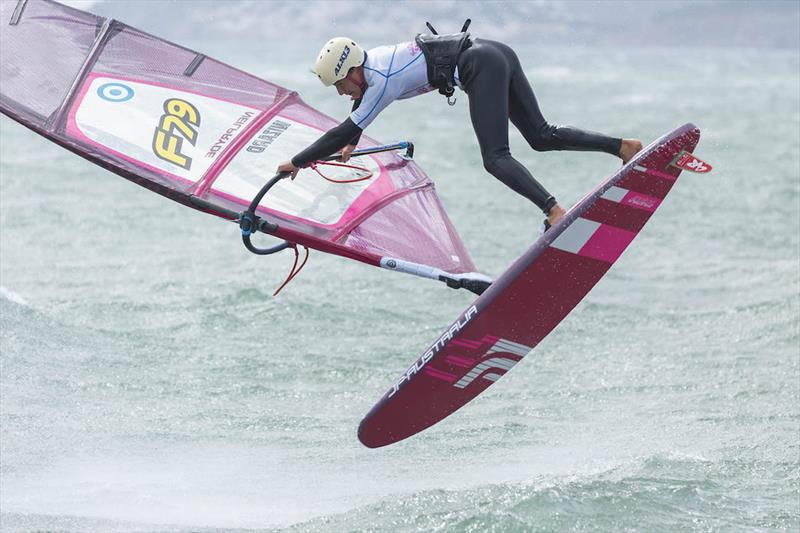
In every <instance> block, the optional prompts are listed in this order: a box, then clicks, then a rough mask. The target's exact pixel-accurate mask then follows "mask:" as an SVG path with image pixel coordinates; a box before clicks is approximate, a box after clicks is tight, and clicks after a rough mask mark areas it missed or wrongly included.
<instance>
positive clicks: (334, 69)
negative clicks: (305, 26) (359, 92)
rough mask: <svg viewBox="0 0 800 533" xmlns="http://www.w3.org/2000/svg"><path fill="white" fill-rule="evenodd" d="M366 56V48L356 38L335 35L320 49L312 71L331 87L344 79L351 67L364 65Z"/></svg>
mask: <svg viewBox="0 0 800 533" xmlns="http://www.w3.org/2000/svg"><path fill="white" fill-rule="evenodd" d="M366 57H367V55H366V53H365V52H364V49H363V48H361V47H360V46H358V45H357V44H356V42H355V41H354V40H352V39H348V38H347V37H334V38H333V39H331V40H330V41H328V42H327V43H325V46H323V47H322V50H320V51H319V57H318V58H317V62H316V63H315V64H314V68H313V69H311V71H312V72H313V73H314V74H316V75H317V76H318V77H319V79H320V81H321V82H322V83H323V84H324V85H325V86H326V87H330V86H331V85H333V84H334V83H336V82H337V81H339V80H342V79H344V78H345V76H347V73H348V72H349V71H350V69H351V68H353V67H357V66H359V65H363V64H364V60H365V59H366Z"/></svg>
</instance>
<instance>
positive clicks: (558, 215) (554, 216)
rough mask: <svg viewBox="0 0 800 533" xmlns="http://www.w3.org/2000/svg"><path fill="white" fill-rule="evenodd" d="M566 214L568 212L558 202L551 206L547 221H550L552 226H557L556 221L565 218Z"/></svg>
mask: <svg viewBox="0 0 800 533" xmlns="http://www.w3.org/2000/svg"><path fill="white" fill-rule="evenodd" d="M566 214H567V212H566V211H564V209H563V208H562V207H561V206H560V205H558V204H556V205H554V206H553V207H551V208H550V211H549V212H548V213H547V222H549V223H550V225H551V226H555V225H556V222H558V221H559V220H561V219H562V218H564V215H566Z"/></svg>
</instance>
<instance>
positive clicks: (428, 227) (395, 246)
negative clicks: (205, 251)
mask: <svg viewBox="0 0 800 533" xmlns="http://www.w3.org/2000/svg"><path fill="white" fill-rule="evenodd" d="M0 19H1V20H0V24H3V25H4V26H3V31H2V34H1V35H0V51H2V65H1V66H0V69H1V70H0V72H2V76H3V84H2V87H1V88H0V111H2V112H3V113H4V114H6V115H8V116H10V117H11V118H14V119H15V120H17V121H19V122H21V123H22V124H24V125H26V126H28V127H29V128H31V129H33V130H34V131H36V132H38V133H40V134H41V135H43V136H45V137H47V138H49V139H51V140H53V141H54V142H57V143H59V144H61V145H62V146H65V147H66V148H68V149H70V150H72V151H74V152H76V153H78V154H79V155H81V156H82V157H85V158H87V159H89V160H91V161H93V162H95V163H97V164H99V165H101V166H103V167H105V168H108V169H109V170H112V171H113V172H116V173H117V174H120V175H122V176H124V177H126V178H128V179H130V180H132V181H134V182H136V183H139V184H140V185H142V186H145V187H147V188H149V189H151V190H153V191H155V192H157V193H159V194H162V195H164V196H167V197H169V198H170V199H172V200H175V201H177V202H180V203H183V204H185V205H189V206H191V207H195V208H200V207H197V205H198V204H197V203H193V200H194V199H200V200H202V201H204V202H207V203H206V204H204V205H206V206H207V205H209V203H210V205H212V206H217V208H218V210H217V211H215V210H214V209H210V208H207V207H205V208H201V209H204V210H207V211H209V212H213V213H217V214H218V213H223V212H225V211H226V210H227V211H233V212H241V211H243V210H244V209H245V208H246V207H247V206H248V205H249V203H250V201H251V199H252V198H253V197H254V196H255V195H256V193H257V192H258V190H259V189H260V188H261V186H262V185H263V184H264V183H265V182H266V181H268V180H269V179H270V178H271V177H272V176H273V175H274V172H275V168H276V167H277V166H278V164H279V163H280V162H282V161H285V160H286V159H289V158H290V157H291V156H292V155H294V154H295V153H297V152H299V151H300V150H302V149H303V148H305V147H306V146H307V145H309V144H311V143H312V142H313V141H314V140H316V139H317V138H318V137H319V136H320V135H322V134H323V133H324V132H325V131H327V130H328V129H329V128H331V127H333V126H335V125H336V124H337V121H335V120H333V119H332V118H330V117H328V116H326V115H324V114H322V113H320V112H318V111H316V110H315V109H313V108H312V107H310V106H308V105H307V104H306V103H304V102H303V101H302V100H301V99H300V97H299V96H298V95H297V94H296V93H294V92H292V91H290V90H288V89H286V88H283V87H280V86H278V85H276V84H273V83H270V82H268V81H265V80H262V79H259V78H257V77H255V76H252V75H250V74H247V73H245V72H242V71H240V70H237V69H235V68H233V67H230V66H228V65H225V64H223V63H220V62H218V61H216V60H214V59H212V58H209V57H206V56H204V55H202V54H199V53H197V52H195V51H193V50H189V49H186V48H183V47H181V46H178V45H175V44H172V43H168V42H166V41H164V40H162V39H159V38H157V37H154V36H151V35H148V34H146V33H143V32H141V31H139V30H137V29H135V28H131V27H129V26H126V25H125V24H122V23H120V22H117V21H113V20H108V19H103V18H100V17H96V16H94V15H92V14H90V13H85V12H82V11H80V10H77V9H73V8H70V7H67V6H63V5H61V4H58V3H56V2H52V1H50V0H29V1H21V2H19V3H17V2H7V1H6V2H0ZM54 50H58V53H53V51H54ZM378 145H379V143H378V142H377V141H375V140H373V139H370V138H368V137H366V136H364V137H362V141H361V143H360V147H361V148H366V147H372V146H378ZM353 164H354V165H358V166H360V167H362V168H344V167H329V168H325V172H326V173H327V174H328V175H330V177H332V178H334V179H337V180H344V181H347V180H353V179H356V178H358V177H362V176H371V177H370V178H369V179H367V180H365V181H357V182H353V183H347V184H334V183H331V182H329V181H326V180H324V179H323V178H322V177H320V176H319V175H318V174H317V173H316V172H315V171H314V170H312V169H304V170H302V171H301V172H300V173H299V174H298V176H297V178H296V179H295V180H282V181H281V182H279V183H278V185H276V186H275V187H274V188H273V189H272V190H271V191H270V192H269V194H267V196H266V197H265V198H264V199H263V201H262V202H261V204H260V205H259V208H258V213H259V215H261V216H262V217H264V218H266V219H268V220H269V221H271V222H274V223H276V224H278V226H279V230H278V231H277V232H276V236H279V237H282V238H286V239H289V240H291V241H292V242H297V243H299V244H305V245H308V246H311V247H316V248H319V249H323V250H324V251H327V252H331V253H336V254H339V255H343V256H346V257H351V258H355V259H359V260H363V261H365V262H370V263H372V264H376V263H377V260H379V258H380V257H382V256H384V255H386V256H391V257H394V258H397V259H403V260H406V261H411V262H414V263H421V264H425V265H429V266H433V267H436V268H440V269H442V270H445V271H449V272H454V273H460V272H468V271H474V270H476V268H475V266H474V264H473V262H472V259H471V258H470V256H469V253H468V252H467V250H466V248H465V247H464V244H463V242H462V241H461V239H460V237H459V236H458V233H457V232H456V230H455V228H454V227H453V225H452V222H451V221H450V220H449V218H448V216H447V214H446V213H445V211H444V209H443V207H442V205H441V202H440V201H439V199H438V197H437V195H436V193H435V191H434V189H433V184H432V182H431V180H430V178H429V177H428V176H427V175H426V174H425V173H424V172H423V171H422V170H421V169H420V168H419V167H418V166H417V165H416V163H414V162H413V161H410V160H406V159H404V158H403V157H401V156H400V155H398V154H397V153H381V154H374V155H371V156H364V157H361V158H358V159H354V160H353ZM420 243H422V244H423V245H424V246H421V245H420Z"/></svg>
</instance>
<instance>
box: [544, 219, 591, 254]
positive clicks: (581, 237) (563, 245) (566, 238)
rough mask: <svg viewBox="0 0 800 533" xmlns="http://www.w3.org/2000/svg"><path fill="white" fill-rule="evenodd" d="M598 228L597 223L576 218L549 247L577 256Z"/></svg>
mask: <svg viewBox="0 0 800 533" xmlns="http://www.w3.org/2000/svg"><path fill="white" fill-rule="evenodd" d="M599 227H600V223H599V222H595V221H593V220H586V219H585V218H577V219H575V221H574V222H573V223H572V224H570V225H569V226H568V227H567V229H565V230H564V232H563V233H562V234H561V235H559V236H558V237H557V238H556V240H554V241H553V243H552V244H551V245H550V246H552V247H553V248H558V249H559V250H564V251H565V252H572V253H573V254H577V253H578V252H580V250H581V248H583V245H584V244H586V242H587V241H588V240H589V239H590V238H591V237H592V235H594V232H595V231H597V228H599Z"/></svg>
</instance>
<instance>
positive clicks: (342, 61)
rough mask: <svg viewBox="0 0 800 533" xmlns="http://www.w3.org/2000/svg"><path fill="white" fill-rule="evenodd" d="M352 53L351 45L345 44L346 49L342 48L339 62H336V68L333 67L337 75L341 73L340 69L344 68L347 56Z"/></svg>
mask: <svg viewBox="0 0 800 533" xmlns="http://www.w3.org/2000/svg"><path fill="white" fill-rule="evenodd" d="M349 55H350V47H349V46H347V45H345V47H344V50H342V55H341V56H339V62H338V63H336V68H335V69H333V72H334V74H336V75H337V76H338V75H339V71H340V70H342V65H343V64H344V60H345V59H347V56H349Z"/></svg>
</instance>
